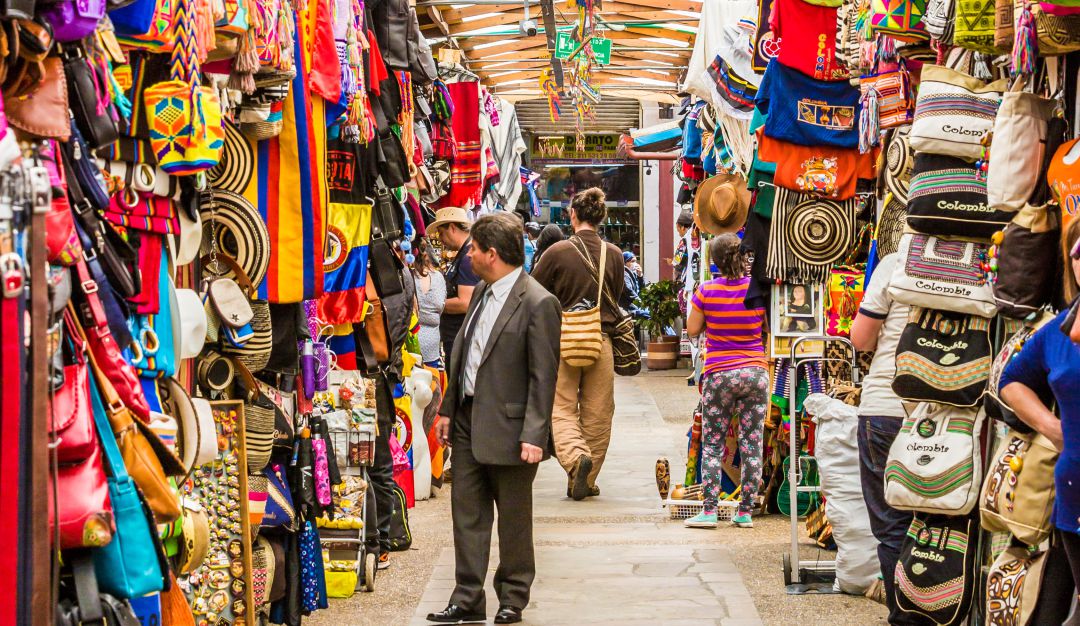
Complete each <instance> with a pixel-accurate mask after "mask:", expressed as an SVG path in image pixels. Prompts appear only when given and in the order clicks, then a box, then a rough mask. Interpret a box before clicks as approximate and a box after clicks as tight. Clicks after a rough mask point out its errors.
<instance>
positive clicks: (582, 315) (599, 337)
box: [559, 239, 607, 367]
mask: <svg viewBox="0 0 1080 626" xmlns="http://www.w3.org/2000/svg"><path fill="white" fill-rule="evenodd" d="M579 241H581V240H580V239H575V240H574V246H575V247H577V245H578V243H577V242H579ZM582 246H583V247H584V244H582ZM604 247H605V244H604V243H603V242H601V244H600V271H599V272H598V273H597V282H599V287H597V289H596V302H594V303H592V304H593V306H592V307H589V308H587V309H581V310H574V309H578V308H580V307H579V306H578V305H575V307H573V308H571V310H569V311H565V312H564V313H563V317H562V335H561V340H560V344H559V349H560V353H561V356H562V360H563V361H566V363H567V365H570V366H572V367H589V366H590V365H592V364H593V363H596V361H597V360H598V359H599V358H600V350H601V348H602V347H603V345H604V336H603V332H602V331H601V329H600V299H601V298H602V297H603V292H604V269H605V268H606V266H607V254H605V252H606V250H605V249H604ZM579 251H580V250H579ZM585 256H586V258H588V253H585Z"/></svg>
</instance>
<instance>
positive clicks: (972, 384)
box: [892, 307, 992, 407]
mask: <svg viewBox="0 0 1080 626" xmlns="http://www.w3.org/2000/svg"><path fill="white" fill-rule="evenodd" d="M991 354H992V353H991V349H990V320H989V319H987V318H985V317H977V316H974V315H964V314H962V313H951V312H948V311H935V310H932V309H923V308H920V307H911V314H910V315H909V317H908V323H907V326H906V327H905V328H904V332H903V334H901V335H900V343H899V344H897V346H896V376H895V377H894V378H893V382H892V389H893V391H894V392H896V395H897V396H899V397H900V398H901V399H903V400H907V401H909V402H937V403H940V404H949V405H952V406H958V407H970V406H975V405H976V404H978V403H979V400H980V399H981V398H982V396H983V393H984V392H985V391H986V386H987V382H988V381H989V380H990V365H991V358H990V357H991Z"/></svg>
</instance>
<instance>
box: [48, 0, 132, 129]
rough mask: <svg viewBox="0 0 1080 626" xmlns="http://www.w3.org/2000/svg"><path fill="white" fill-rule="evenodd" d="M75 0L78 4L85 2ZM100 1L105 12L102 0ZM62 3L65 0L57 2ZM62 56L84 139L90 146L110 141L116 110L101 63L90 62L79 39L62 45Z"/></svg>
mask: <svg viewBox="0 0 1080 626" xmlns="http://www.w3.org/2000/svg"><path fill="white" fill-rule="evenodd" d="M77 1H78V3H79V4H82V3H83V2H84V0H77ZM89 1H90V2H94V1H95V0H89ZM100 2H101V3H102V11H103V12H104V0H100ZM65 4H67V2H60V3H59V5H65ZM61 58H63V60H64V76H65V77H66V79H67V90H68V103H69V107H70V109H71V117H72V119H74V120H75V125H76V126H77V127H78V128H79V131H80V132H81V133H82V136H83V140H85V141H86V144H87V146H89V147H90V149H92V150H96V149H98V148H102V147H104V146H107V145H109V144H111V143H113V142H114V141H116V140H117V139H119V138H120V130H119V128H118V127H117V124H116V122H117V119H116V110H115V109H114V108H113V105H112V99H111V97H110V96H109V87H108V84H109V83H108V81H109V77H108V76H106V75H105V72H104V70H102V68H101V67H99V66H95V65H94V64H92V63H90V61H89V60H88V59H87V58H86V54H85V53H84V52H83V46H82V44H81V43H76V44H68V45H65V46H63V47H62V48H61Z"/></svg>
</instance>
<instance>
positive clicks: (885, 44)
mask: <svg viewBox="0 0 1080 626" xmlns="http://www.w3.org/2000/svg"><path fill="white" fill-rule="evenodd" d="M895 60H896V40H895V39H893V38H892V37H889V36H888V35H878V46H877V61H878V63H881V62H882V61H886V62H888V61H895Z"/></svg>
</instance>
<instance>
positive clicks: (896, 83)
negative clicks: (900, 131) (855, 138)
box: [859, 62, 915, 145]
mask: <svg viewBox="0 0 1080 626" xmlns="http://www.w3.org/2000/svg"><path fill="white" fill-rule="evenodd" d="M859 89H860V90H861V91H862V94H863V95H862V106H863V110H864V111H866V112H867V115H869V116H876V119H877V125H876V128H877V129H878V130H884V129H887V128H896V127H898V126H904V125H907V124H910V123H911V120H912V119H913V118H914V116H915V90H914V89H913V87H912V85H911V76H910V74H908V70H907V67H906V66H905V64H904V63H903V62H901V63H900V65H899V67H897V69H895V70H891V71H885V72H876V73H874V74H872V75H869V76H863V77H862V78H860V79H859ZM871 92H872V94H873V95H872V97H871ZM859 121H860V132H861V130H862V119H861V118H860V120H859ZM869 145H877V144H876V143H871V144H869Z"/></svg>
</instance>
